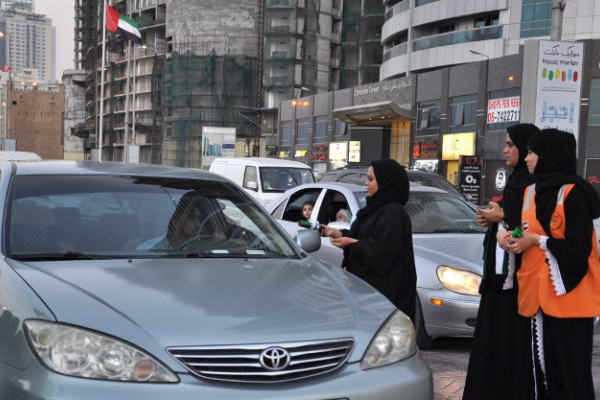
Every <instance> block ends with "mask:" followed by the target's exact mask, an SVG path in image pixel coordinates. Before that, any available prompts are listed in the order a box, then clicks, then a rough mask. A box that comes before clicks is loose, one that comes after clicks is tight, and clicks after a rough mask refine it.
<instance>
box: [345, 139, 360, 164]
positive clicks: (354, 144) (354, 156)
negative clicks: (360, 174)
mask: <svg viewBox="0 0 600 400" xmlns="http://www.w3.org/2000/svg"><path fill="white" fill-rule="evenodd" d="M348 160H349V161H350V162H355V163H359V162H360V141H358V140H352V141H350V146H349V148H348Z"/></svg>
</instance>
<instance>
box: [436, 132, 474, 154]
mask: <svg viewBox="0 0 600 400" xmlns="http://www.w3.org/2000/svg"><path fill="white" fill-rule="evenodd" d="M474 154H475V132H468V133H447V134H445V135H443V140H442V160H444V161H449V160H458V159H459V158H460V156H472V155H474Z"/></svg>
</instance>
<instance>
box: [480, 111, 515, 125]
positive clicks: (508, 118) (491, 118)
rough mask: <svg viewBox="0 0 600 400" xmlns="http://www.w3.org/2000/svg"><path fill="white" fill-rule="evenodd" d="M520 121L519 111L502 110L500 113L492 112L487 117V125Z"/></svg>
mask: <svg viewBox="0 0 600 400" xmlns="http://www.w3.org/2000/svg"><path fill="white" fill-rule="evenodd" d="M519 119H520V111H519V110H502V111H492V112H489V113H488V115H487V122H488V124H493V123H496V122H513V121H519Z"/></svg>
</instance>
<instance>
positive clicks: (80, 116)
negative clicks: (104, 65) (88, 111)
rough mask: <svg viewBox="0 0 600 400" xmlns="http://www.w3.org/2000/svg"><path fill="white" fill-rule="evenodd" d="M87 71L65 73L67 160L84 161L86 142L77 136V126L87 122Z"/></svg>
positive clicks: (65, 154) (65, 155) (65, 143)
mask: <svg viewBox="0 0 600 400" xmlns="http://www.w3.org/2000/svg"><path fill="white" fill-rule="evenodd" d="M85 75H86V74H85V71H84V70H78V69H68V70H66V71H64V72H63V76H62V85H63V87H64V93H65V98H64V116H63V135H64V138H63V143H64V156H63V158H64V159H65V160H84V159H85V153H84V148H83V145H84V140H83V139H82V138H80V137H77V136H76V135H75V130H76V129H77V126H80V125H82V124H83V123H84V122H85V100H84V99H85Z"/></svg>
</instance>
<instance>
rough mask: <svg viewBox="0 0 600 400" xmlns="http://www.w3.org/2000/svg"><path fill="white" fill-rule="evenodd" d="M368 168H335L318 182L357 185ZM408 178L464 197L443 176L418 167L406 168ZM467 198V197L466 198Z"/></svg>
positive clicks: (363, 178)
mask: <svg viewBox="0 0 600 400" xmlns="http://www.w3.org/2000/svg"><path fill="white" fill-rule="evenodd" d="M367 170H368V168H348V169H336V170H333V171H329V172H326V173H324V174H323V175H322V176H321V179H319V182H346V183H354V184H357V185H364V184H365V181H366V180H367ZM406 173H407V174H408V180H410V181H411V182H415V183H420V184H421V185H424V186H431V187H436V188H439V189H442V190H445V191H446V192H448V193H449V194H451V195H453V196H456V197H459V198H461V199H465V197H464V196H463V195H462V193H461V192H460V191H459V190H458V189H457V188H456V187H455V186H454V185H453V184H451V183H450V182H448V181H447V180H446V178H444V177H443V176H441V175H439V174H436V173H433V172H429V171H423V170H419V169H407V170H406ZM467 200H468V199H467Z"/></svg>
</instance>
